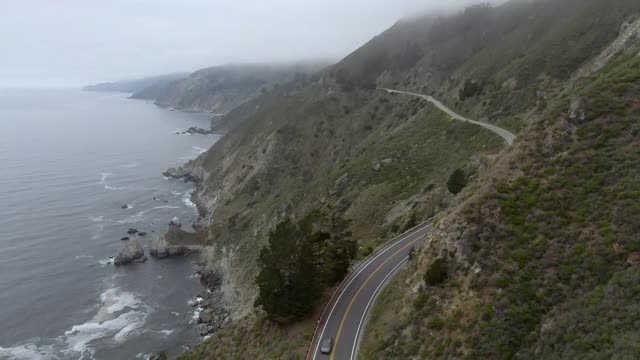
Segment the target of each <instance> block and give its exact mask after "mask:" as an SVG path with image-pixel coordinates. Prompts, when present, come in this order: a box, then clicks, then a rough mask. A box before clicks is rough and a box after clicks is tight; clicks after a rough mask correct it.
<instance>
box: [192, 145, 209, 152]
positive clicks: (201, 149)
mask: <svg viewBox="0 0 640 360" xmlns="http://www.w3.org/2000/svg"><path fill="white" fill-rule="evenodd" d="M193 149H194V150H196V151H197V152H198V153H200V154H202V153H205V152H206V151H207V149H205V148H201V147H197V146H193Z"/></svg>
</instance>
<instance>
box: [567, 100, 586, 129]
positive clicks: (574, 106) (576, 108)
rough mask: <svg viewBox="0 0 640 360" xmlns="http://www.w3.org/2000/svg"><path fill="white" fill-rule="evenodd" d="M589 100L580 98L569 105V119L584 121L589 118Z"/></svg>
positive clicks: (578, 121)
mask: <svg viewBox="0 0 640 360" xmlns="http://www.w3.org/2000/svg"><path fill="white" fill-rule="evenodd" d="M586 106H587V100H586V99H585V98H580V99H578V100H575V101H574V102H572V103H571V106H570V107H569V119H571V121H573V122H574V123H583V122H585V121H586V120H587V110H586Z"/></svg>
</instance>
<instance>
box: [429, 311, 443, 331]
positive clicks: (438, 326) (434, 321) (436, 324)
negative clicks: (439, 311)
mask: <svg viewBox="0 0 640 360" xmlns="http://www.w3.org/2000/svg"><path fill="white" fill-rule="evenodd" d="M427 325H428V326H429V327H430V328H431V329H433V330H442V329H443V328H444V325H445V322H444V320H442V318H441V317H439V316H438V315H436V316H433V317H432V318H431V319H429V322H428V324H427Z"/></svg>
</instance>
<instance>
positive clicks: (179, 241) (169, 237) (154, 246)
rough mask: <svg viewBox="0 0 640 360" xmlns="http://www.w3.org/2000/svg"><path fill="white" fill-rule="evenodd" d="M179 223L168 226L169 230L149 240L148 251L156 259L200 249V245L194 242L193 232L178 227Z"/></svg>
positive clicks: (194, 251)
mask: <svg viewBox="0 0 640 360" xmlns="http://www.w3.org/2000/svg"><path fill="white" fill-rule="evenodd" d="M180 226H181V225H180V224H173V225H170V226H169V230H168V231H167V232H166V233H165V234H163V235H159V236H156V237H155V238H154V239H153V240H152V241H151V247H150V249H149V253H150V254H151V256H153V257H154V258H156V259H163V258H166V257H170V256H184V255H190V254H194V253H197V252H198V251H200V250H201V249H202V245H198V244H196V243H195V242H196V240H195V239H193V238H195V236H196V235H195V234H192V233H188V232H186V231H184V230H182V229H181V228H180Z"/></svg>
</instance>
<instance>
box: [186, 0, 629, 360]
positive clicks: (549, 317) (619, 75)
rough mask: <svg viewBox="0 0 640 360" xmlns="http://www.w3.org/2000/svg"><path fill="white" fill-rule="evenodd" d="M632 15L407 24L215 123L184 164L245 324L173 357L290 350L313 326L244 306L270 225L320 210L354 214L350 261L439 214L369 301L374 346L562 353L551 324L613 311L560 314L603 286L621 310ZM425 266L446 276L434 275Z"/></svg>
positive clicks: (404, 354)
mask: <svg viewBox="0 0 640 360" xmlns="http://www.w3.org/2000/svg"><path fill="white" fill-rule="evenodd" d="M639 13H640V3H638V2H637V1H635V0H620V1H617V2H615V4H612V3H611V2H609V1H604V0H586V1H585V0H580V1H578V0H553V1H552V0H539V1H511V2H508V3H506V4H503V5H501V6H499V7H495V8H492V7H489V6H476V7H472V8H469V9H467V10H465V11H464V12H461V13H460V14H458V15H456V16H452V17H446V18H435V17H424V18H417V19H412V20H405V21H401V22H398V23H397V24H396V25H394V26H393V27H392V28H391V29H389V30H388V31H387V32H385V33H383V34H381V35H380V36H378V37H376V38H375V39H373V40H372V41H371V42H369V43H368V44H366V45H364V46H363V47H362V48H360V49H358V50H357V51H355V52H354V53H353V54H351V55H350V56H348V57H347V58H345V59H344V60H343V61H341V62H339V63H338V64H336V65H335V66H333V67H331V68H329V69H327V70H325V71H324V72H322V73H321V74H320V76H318V77H308V76H305V77H301V78H299V79H297V80H296V81H294V82H291V83H289V84H288V85H287V86H285V87H281V88H276V89H273V90H272V91H269V92H267V93H265V94H263V95H261V96H259V97H257V98H255V99H254V100H252V101H249V102H247V103H246V104H244V105H242V106H240V107H239V108H237V109H236V110H235V111H233V112H231V113H230V114H228V115H227V116H226V117H223V118H222V119H220V122H219V124H233V126H232V129H231V131H230V132H229V134H228V135H227V136H225V137H224V138H223V139H222V140H221V141H219V142H218V143H217V144H216V145H215V146H214V147H213V148H212V149H211V150H209V151H208V152H206V153H205V154H203V155H202V156H201V157H199V158H198V159H196V160H195V161H192V162H190V163H189V164H187V165H185V166H184V167H183V169H181V170H180V171H178V173H179V174H181V175H185V176H189V177H190V178H196V179H198V183H199V192H198V201H199V203H200V205H201V207H202V208H203V209H206V210H207V211H208V214H207V216H206V217H205V219H204V224H206V226H205V229H204V230H203V232H204V233H205V234H206V237H207V238H208V242H209V244H210V246H209V247H208V250H207V251H206V252H205V254H204V259H205V260H206V261H205V262H206V266H207V267H208V268H209V270H210V271H214V272H217V273H218V274H219V275H220V276H221V279H222V280H221V287H220V289H219V290H220V294H221V303H223V304H226V305H227V306H228V307H229V308H230V309H231V311H232V314H233V315H232V316H233V317H234V318H235V319H236V320H237V319H242V320H239V321H236V322H235V323H234V324H233V325H231V326H230V327H228V328H227V329H226V330H223V331H221V332H220V333H218V334H217V335H215V336H214V338H213V339H212V340H210V341H209V342H208V343H206V344H203V345H202V346H200V347H198V348H197V349H195V351H194V352H193V353H191V354H185V355H184V358H185V359H187V358H216V357H220V356H228V357H229V356H236V357H238V358H248V357H257V358H300V357H301V355H302V354H303V353H304V349H305V345H306V343H305V340H306V339H308V338H309V337H310V336H311V334H309V331H310V326H309V324H311V327H312V325H313V321H314V319H315V318H314V317H313V316H311V317H310V318H309V319H310V320H309V322H308V323H307V322H303V323H302V325H301V326H300V328H299V329H297V330H296V328H295V326H294V327H293V328H279V327H277V326H274V325H272V324H270V323H269V322H266V323H265V322H264V317H263V316H262V314H261V312H260V311H259V310H255V309H254V307H253V301H254V299H255V297H256V293H257V290H256V286H255V277H256V275H257V273H258V271H259V269H260V268H259V263H258V256H259V254H260V250H261V249H262V247H263V246H265V245H266V244H267V238H268V233H269V231H270V230H271V229H273V228H274V227H275V226H276V224H278V223H279V222H280V221H282V220H285V219H288V218H291V217H293V218H294V219H300V218H302V217H303V216H305V214H307V213H309V212H310V211H312V210H322V211H323V212H327V213H330V214H332V215H333V216H337V217H340V218H344V219H346V220H349V221H350V226H349V229H350V231H351V232H352V235H353V238H354V239H356V240H357V241H358V244H359V247H360V251H359V254H358V256H359V257H362V256H365V255H366V254H367V253H369V252H370V251H371V248H372V247H375V246H376V245H378V244H380V243H381V242H383V241H385V240H387V239H389V238H390V237H392V235H393V234H397V233H399V232H401V231H402V230H404V229H408V228H410V227H411V226H413V225H415V224H416V223H417V222H420V221H421V220H423V219H426V218H428V217H431V216H432V215H434V214H438V213H441V212H442V211H443V210H446V212H445V214H442V215H441V216H440V219H441V220H440V221H439V225H438V226H437V230H435V231H433V232H432V233H431V234H430V235H429V237H428V238H427V239H426V240H425V241H424V245H423V249H422V250H421V251H420V255H419V256H418V257H417V260H414V262H413V263H412V264H411V265H410V266H409V268H408V269H407V270H405V271H404V272H403V273H402V275H401V277H400V278H398V280H394V283H393V284H392V285H391V287H390V290H389V291H387V292H385V294H384V295H383V297H382V299H381V300H382V301H381V302H380V305H379V306H377V307H376V311H375V313H374V316H373V318H372V323H371V325H370V327H369V332H368V334H367V336H366V339H365V341H364V343H363V345H362V354H363V356H364V357H365V358H381V357H382V358H396V359H406V358H411V357H436V358H439V357H442V358H447V357H449V356H461V357H467V358H512V357H517V356H522V357H532V356H534V355H531V354H540V353H541V352H542V351H548V352H549V354H551V353H552V352H553V351H565V350H566V351H570V350H571V349H573V348H572V347H571V346H573V345H571V346H569V347H567V348H564V350H563V348H562V347H561V348H560V350H558V349H555V348H554V347H553V346H552V344H554V343H558V344H564V343H563V342H559V340H558V337H559V336H561V335H559V334H562V336H564V333H566V332H564V329H565V328H567V327H570V326H572V324H573V323H575V319H576V318H578V317H579V316H580V315H581V314H585V315H587V314H588V315H590V316H595V314H596V313H598V311H599V310H600V309H609V310H611V309H612V308H613V305H606V304H603V303H599V306H602V307H601V308H600V307H598V308H595V307H594V308H591V309H582V310H581V311H583V313H577V312H576V313H574V314H573V315H572V317H567V318H565V319H562V318H561V317H560V316H553V314H564V313H567V309H570V308H571V307H572V306H575V304H578V303H581V301H585V302H587V303H588V302H589V301H593V300H590V299H593V298H592V297H590V296H591V295H589V294H592V293H593V294H594V296H595V295H597V294H605V295H602V296H604V297H606V293H607V291H606V289H607V288H611V289H612V290H611V291H614V292H615V294H618V293H619V294H621V295H620V296H621V297H620V306H623V307H625V308H629V307H630V304H631V303H632V301H633V300H632V299H631V298H630V296H632V295H633V294H634V292H633V291H631V290H625V291H622V290H621V289H622V288H624V286H625V284H627V283H629V282H630V281H632V280H629V279H633V278H634V276H635V275H634V273H633V269H627V267H629V266H631V264H637V251H638V249H637V248H635V247H634V246H636V245H637V244H635V243H634V241H633V235H632V234H633V233H634V231H635V232H637V229H636V227H637V224H636V223H635V222H634V221H632V219H633V218H634V217H636V218H637V206H634V204H635V202H634V201H633V199H635V198H634V196H635V195H634V194H635V193H636V192H637V191H638V183H637V179H638V175H639V174H635V169H637V168H638V166H637V165H638V164H636V163H637V160H638V154H637V151H636V149H637V146H635V145H636V144H635V142H636V141H635V139H636V138H637V121H636V120H637V117H638V104H637V98H638V97H637V91H638V88H637V83H638V77H637V69H638V57H637V56H635V54H636V53H637V51H635V52H633V50H632V49H633V44H634V39H636V37H637V35H632V33H633V31H635V30H634V29H636V27H635V24H634V25H624V26H623V23H624V22H625V21H635V19H637V17H638V14H639ZM630 33H631V34H630ZM620 35H622V36H621V37H620V39H618V40H616V39H617V38H618V37H619V36H620ZM625 36H626V40H624V39H622V38H624V37H625ZM621 39H622V40H621ZM610 44H614V45H612V46H614V47H617V48H618V49H617V50H616V49H612V48H608V46H609V45H610ZM616 44H617V45H616ZM625 49H626V50H625ZM621 50H625V51H627V52H629V54H633V55H628V56H623V55H617V54H618V53H619V51H621ZM606 54H610V55H609V56H607V55H606ZM604 63H609V64H608V65H606V67H604V68H603V66H604ZM599 69H600V71H598V72H595V73H593V71H596V70H599ZM380 87H389V88H395V89H399V90H410V91H413V92H421V93H425V94H430V95H433V96H434V97H436V98H438V99H440V100H442V101H443V102H444V103H445V104H446V105H448V106H450V107H452V108H454V109H456V110H457V111H458V112H460V113H462V114H464V115H466V116H468V117H471V118H477V119H479V120H483V121H486V122H490V123H496V124H499V125H501V126H504V127H507V128H509V129H511V130H512V131H514V132H516V133H519V134H520V135H521V137H523V138H522V139H520V140H517V141H516V144H515V145H514V147H512V148H504V147H503V144H504V143H503V141H502V140H501V139H500V138H499V137H498V136H496V135H495V134H493V133H491V132H489V131H487V130H484V129H482V128H479V127H476V126H473V125H471V124H467V123H463V122H459V121H454V120H451V119H450V118H449V117H448V116H447V115H445V114H444V113H443V112H441V111H439V110H438V109H436V108H435V107H433V106H432V105H430V104H428V103H426V102H424V101H422V100H420V99H416V98H413V97H409V96H404V95H400V94H396V95H390V94H387V93H386V92H383V91H380V90H378V88H380ZM570 109H571V114H573V115H572V116H571V117H568V115H567V114H569V110H570ZM614 159H615V161H614ZM456 170H459V171H456ZM460 173H461V174H463V175H462V178H463V179H464V181H462V182H463V183H465V182H466V181H469V182H470V183H471V184H472V186H470V187H468V188H467V189H465V190H464V191H463V192H462V193H461V194H460V195H458V196H454V195H453V194H452V191H451V190H452V189H451V186H448V183H449V184H450V183H451V181H450V180H451V178H455V176H456V175H454V174H460ZM452 175H453V176H452ZM458 177H459V175H458ZM463 185H464V184H463ZM453 192H457V191H453ZM447 209H448V210H447ZM438 258H441V260H439V261H437V262H436V259H438ZM434 262H436V263H437V264H438V265H436V266H439V267H440V268H439V269H438V270H443V268H444V270H445V273H446V274H448V276H447V277H446V280H447V281H446V282H445V283H444V284H437V283H432V284H431V285H429V286H426V285H425V284H424V275H425V273H426V272H427V269H428V268H429V267H431V265H432V264H433V263H434ZM633 266H635V265H633ZM440 272H441V271H440ZM614 274H615V275H614ZM428 278H429V277H428ZM429 281H432V280H429ZM599 286H600V290H598V289H599ZM602 296H601V297H600V298H602ZM616 299H618V298H617V297H616ZM611 304H613V303H611ZM607 306H608V307H607ZM618 314H619V315H623V314H622V313H621V312H620V313H618ZM630 314H632V311H631V310H630V312H629V313H628V314H627V313H625V316H628V315H630ZM247 315H248V316H247ZM245 316H247V317H245ZM243 317H244V318H243ZM635 321H637V319H636V320H635ZM584 326H593V325H592V324H589V323H588V322H585V323H584ZM624 326H627V325H624ZM603 328H607V329H608V328H609V327H604V326H603ZM542 329H544V331H548V332H546V333H544V336H541V335H540V334H541V332H540V331H541V330H542ZM269 332H273V333H274V334H275V335H272V334H270V335H267V333H269ZM583 332H584V331H583ZM547 334H548V336H547ZM578 334H581V333H580V332H578V331H575V334H574V336H573V337H570V338H569V340H567V343H569V341H577V339H579V338H580V337H579V336H578ZM625 334H627V335H628V336H631V337H633V336H635V335H633V334H634V333H628V332H627V333H625ZM539 335H540V336H539ZM601 335H602V336H603V337H602V338H603V339H604V340H603V341H605V343H604V344H605V345H606V344H619V342H616V341H617V338H616V337H615V336H614V333H613V332H608V333H606V334H605V333H602V334H601ZM605 335H606V336H605ZM625 336H626V335H625ZM238 341H240V342H242V344H243V345H242V346H234V345H233V344H237V343H238ZM625 344H629V342H625ZM574 345H575V346H584V344H583V345H579V344H577V343H575V344H574ZM607 346H608V345H607ZM616 346H617V345H616ZM625 346H626V345H625ZM263 349H268V350H269V353H268V354H267V353H266V352H262V350H263ZM545 349H546V350H545ZM583 353H585V352H583ZM265 354H267V355H265ZM556 354H557V353H556ZM566 354H567V355H566V356H567V357H571V356H570V355H571V354H572V353H570V352H567V353H566Z"/></svg>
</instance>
